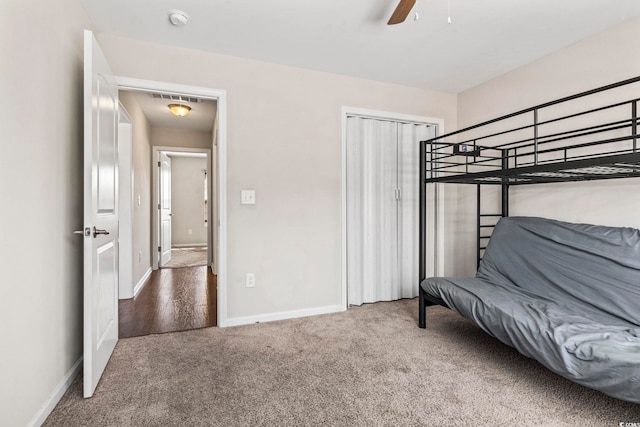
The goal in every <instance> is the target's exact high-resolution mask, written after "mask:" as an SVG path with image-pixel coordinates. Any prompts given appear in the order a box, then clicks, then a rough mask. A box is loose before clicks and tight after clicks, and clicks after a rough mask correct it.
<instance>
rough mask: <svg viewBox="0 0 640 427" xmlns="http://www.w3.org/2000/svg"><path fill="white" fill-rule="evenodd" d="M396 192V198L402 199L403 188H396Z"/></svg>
mask: <svg viewBox="0 0 640 427" xmlns="http://www.w3.org/2000/svg"><path fill="white" fill-rule="evenodd" d="M394 193H395V194H394V195H395V198H396V200H400V199H401V198H402V190H400V189H399V188H396V189H395V190H394Z"/></svg>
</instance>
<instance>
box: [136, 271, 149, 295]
mask: <svg viewBox="0 0 640 427" xmlns="http://www.w3.org/2000/svg"><path fill="white" fill-rule="evenodd" d="M152 271H153V270H151V267H149V268H148V269H147V271H146V272H145V273H144V274H143V275H142V277H141V278H140V280H138V283H136V285H135V286H134V287H133V296H134V297H135V296H136V295H138V292H140V291H141V290H142V288H143V287H144V285H146V283H147V279H148V278H149V276H151V272H152Z"/></svg>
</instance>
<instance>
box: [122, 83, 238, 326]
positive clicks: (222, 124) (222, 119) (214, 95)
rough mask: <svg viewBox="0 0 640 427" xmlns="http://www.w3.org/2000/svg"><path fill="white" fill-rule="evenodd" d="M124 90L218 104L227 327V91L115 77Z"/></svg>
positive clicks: (222, 307) (222, 319)
mask: <svg viewBox="0 0 640 427" xmlns="http://www.w3.org/2000/svg"><path fill="white" fill-rule="evenodd" d="M115 81H116V84H117V85H118V87H119V88H120V89H129V90H137V91H151V92H165V93H166V92H169V93H180V94H184V95H194V96H196V97H199V98H207V99H216V100H217V102H218V138H217V146H218V151H217V152H218V165H217V166H218V167H217V168H216V172H217V177H218V179H217V183H218V221H219V224H218V253H217V256H218V262H217V265H216V267H217V269H218V298H217V300H218V310H217V311H218V326H219V327H223V326H226V323H227V91H225V90H221V89H210V88H205V87H198V86H188V85H181V84H175V83H167V82H157V81H152V80H143V79H134V78H130V77H121V76H116V77H115Z"/></svg>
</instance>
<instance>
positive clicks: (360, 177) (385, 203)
mask: <svg viewBox="0 0 640 427" xmlns="http://www.w3.org/2000/svg"><path fill="white" fill-rule="evenodd" d="M396 128H397V125H396V123H395V122H391V121H386V120H375V119H365V118H361V117H349V118H348V119H347V280H348V296H347V301H348V303H349V304H351V305H360V304H362V303H370V302H376V301H391V300H395V299H398V298H402V295H401V294H400V293H399V289H398V287H397V284H398V281H399V273H400V272H399V263H398V231H397V228H398V206H397V204H398V197H399V193H398V186H397V175H398V172H397V168H398V162H397V129H396ZM416 180H417V178H416Z"/></svg>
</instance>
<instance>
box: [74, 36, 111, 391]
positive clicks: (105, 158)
mask: <svg viewBox="0 0 640 427" xmlns="http://www.w3.org/2000/svg"><path fill="white" fill-rule="evenodd" d="M117 126H118V89H117V86H116V84H115V83H114V80H113V77H112V74H111V71H110V69H109V64H108V63H107V60H106V58H105V57H104V54H103V53H102V51H101V50H100V46H99V45H98V43H97V42H96V40H95V38H94V37H93V33H92V32H91V31H88V30H86V31H85V33H84V230H83V235H84V397H91V396H92V395H93V392H94V390H95V389H96V386H97V384H98V381H99V380H100V377H101V376H102V372H104V369H105V367H106V366H107V362H109V358H110V357H111V353H112V352H113V349H114V348H115V346H116V343H117V342H118V240H117V238H118V138H117Z"/></svg>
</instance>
